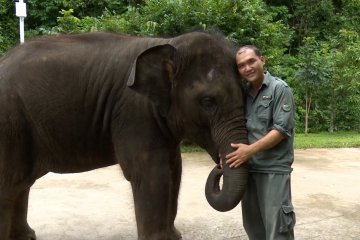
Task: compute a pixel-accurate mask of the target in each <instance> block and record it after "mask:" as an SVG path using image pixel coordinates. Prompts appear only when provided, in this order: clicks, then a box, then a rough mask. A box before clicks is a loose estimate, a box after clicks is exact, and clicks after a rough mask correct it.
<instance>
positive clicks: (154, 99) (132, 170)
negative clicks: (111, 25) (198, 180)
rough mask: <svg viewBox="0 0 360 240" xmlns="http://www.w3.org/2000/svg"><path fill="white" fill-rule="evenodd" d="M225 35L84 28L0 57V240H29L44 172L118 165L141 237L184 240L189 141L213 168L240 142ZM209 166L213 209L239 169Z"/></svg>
mask: <svg viewBox="0 0 360 240" xmlns="http://www.w3.org/2000/svg"><path fill="white" fill-rule="evenodd" d="M234 50H235V49H234V47H233V46H232V44H231V43H230V42H228V41H227V40H225V38H224V37H222V36H220V34H214V33H211V34H210V33H202V32H190V33H186V34H182V35H180V36H177V37H174V38H145V37H133V36H125V35H120V34H114V33H85V34H79V35H64V36H52V37H42V38H37V39H32V40H29V41H27V42H26V43H25V44H22V45H19V46H17V47H15V48H13V49H12V50H10V51H9V52H8V53H7V54H6V55H5V56H4V57H3V58H2V59H1V60H0V124H1V128H0V239H1V240H33V239H36V236H35V232H34V230H32V229H31V228H30V226H29V225H28V223H27V208H28V196H29V191H30V187H31V186H32V185H33V184H34V182H35V181H36V179H38V178H40V177H42V176H44V175H45V174H46V173H48V172H54V173H77V172H83V171H88V170H92V169H96V168H100V167H105V166H109V165H113V164H116V163H118V164H120V166H121V169H122V171H123V174H124V176H125V178H126V179H127V180H128V181H129V182H130V183H131V187H132V190H133V198H134V207H135V215H136V222H137V231H138V238H139V239H146V240H151V239H181V235H180V233H179V232H178V231H177V230H176V228H175V226H174V220H175V217H176V213H177V199H178V193H179V188H180V179H181V171H182V162H181V155H180V143H181V141H182V139H184V138H186V139H189V140H190V141H192V142H194V143H196V144H198V145H199V146H201V147H202V148H204V149H205V150H206V151H207V152H208V153H209V154H210V155H211V157H212V159H213V160H214V161H215V162H216V163H218V162H219V155H222V156H225V155H226V153H228V152H229V151H231V147H230V143H231V142H242V143H246V141H247V135H246V127H245V118H244V99H243V92H242V88H241V86H240V82H239V77H238V75H237V70H236V65H235V61H234V56H235V51H234ZM221 174H222V171H221V170H219V168H218V167H215V168H214V170H213V173H212V175H210V177H209V180H208V183H207V190H206V192H207V197H208V201H209V202H210V204H211V205H212V206H213V207H214V208H216V209H218V210H220V211H227V210H230V209H232V208H233V207H235V206H236V205H237V204H238V203H239V201H240V198H241V195H242V194H243V192H244V188H243V184H244V182H245V181H246V177H247V175H246V174H247V172H246V167H241V168H238V169H230V168H229V167H227V165H226V164H224V177H223V187H222V189H221V190H220V187H219V178H220V177H221Z"/></svg>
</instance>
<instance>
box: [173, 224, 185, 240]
mask: <svg viewBox="0 0 360 240" xmlns="http://www.w3.org/2000/svg"><path fill="white" fill-rule="evenodd" d="M171 239H174V240H181V239H182V236H181V233H180V231H179V230H177V229H176V228H175V227H174V236H173V238H171Z"/></svg>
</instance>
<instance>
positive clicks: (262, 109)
mask: <svg viewBox="0 0 360 240" xmlns="http://www.w3.org/2000/svg"><path fill="white" fill-rule="evenodd" d="M271 114H272V100H262V101H260V103H259V105H258V107H257V109H256V116H257V117H258V118H259V120H260V121H263V122H264V121H265V122H268V121H269V120H270V119H271V117H272V116H271Z"/></svg>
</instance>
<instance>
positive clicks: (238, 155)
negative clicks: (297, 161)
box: [226, 45, 295, 240]
mask: <svg viewBox="0 0 360 240" xmlns="http://www.w3.org/2000/svg"><path fill="white" fill-rule="evenodd" d="M236 64H237V68H238V71H239V74H240V76H241V77H242V79H243V80H245V82H246V86H245V91H246V101H247V103H246V118H247V123H246V125H247V129H248V140H249V145H246V144H236V143H233V144H232V147H233V148H234V149H235V150H234V152H232V153H230V154H228V155H227V156H226V159H227V161H226V163H227V164H229V166H230V167H233V168H236V167H238V166H240V165H241V164H244V163H247V164H248V166H249V178H248V185H247V189H246V192H245V194H244V197H243V199H242V215H243V225H244V228H245V230H246V233H247V234H248V236H249V239H250V240H273V239H274V240H280V239H286V240H288V239H294V230H293V228H294V225H295V213H294V211H293V205H292V202H291V182H290V174H291V171H292V168H291V165H292V163H293V160H294V150H293V140H294V111H295V106H294V99H293V94H292V92H291V89H290V87H289V86H288V85H287V84H286V83H285V82H284V81H282V80H281V79H279V78H276V77H273V76H271V75H270V73H269V72H265V73H264V65H265V58H264V57H263V56H262V55H261V53H260V51H259V49H258V48H257V47H255V46H253V45H246V46H243V47H241V48H240V49H239V50H238V52H237V53H236Z"/></svg>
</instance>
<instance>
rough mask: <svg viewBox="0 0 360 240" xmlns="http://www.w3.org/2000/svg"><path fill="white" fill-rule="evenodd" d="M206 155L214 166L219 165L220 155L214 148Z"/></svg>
mask: <svg viewBox="0 0 360 240" xmlns="http://www.w3.org/2000/svg"><path fill="white" fill-rule="evenodd" d="M208 153H209V155H210V156H211V158H212V160H214V162H215V163H216V164H220V153H219V151H218V150H216V148H213V149H211V150H210V151H209V150H208Z"/></svg>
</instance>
